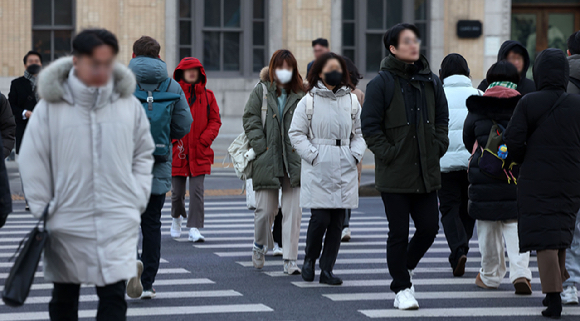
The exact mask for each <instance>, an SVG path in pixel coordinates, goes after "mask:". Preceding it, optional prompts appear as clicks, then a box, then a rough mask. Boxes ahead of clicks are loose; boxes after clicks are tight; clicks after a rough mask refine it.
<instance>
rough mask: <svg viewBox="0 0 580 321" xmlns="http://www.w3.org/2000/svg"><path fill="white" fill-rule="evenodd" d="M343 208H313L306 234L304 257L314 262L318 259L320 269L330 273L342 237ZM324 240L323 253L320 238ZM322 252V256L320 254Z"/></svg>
mask: <svg viewBox="0 0 580 321" xmlns="http://www.w3.org/2000/svg"><path fill="white" fill-rule="evenodd" d="M345 212H346V211H345V209H344V208H336V209H329V208H324V209H322V208H313V209H311V213H312V215H311V216H310V223H308V231H307V232H306V248H305V252H306V257H307V258H309V259H311V260H312V261H316V260H317V259H318V257H320V269H322V270H323V271H332V269H333V268H334V263H335V262H336V257H337V255H338V250H339V249H340V238H341V236H342V224H343V222H344V215H345ZM324 233H326V238H325V239H324V251H322V238H323V237H324ZM321 251H322V256H320V252H321Z"/></svg>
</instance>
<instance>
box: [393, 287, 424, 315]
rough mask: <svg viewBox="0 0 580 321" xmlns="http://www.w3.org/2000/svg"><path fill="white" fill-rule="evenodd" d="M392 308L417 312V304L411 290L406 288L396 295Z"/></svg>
mask: <svg viewBox="0 0 580 321" xmlns="http://www.w3.org/2000/svg"><path fill="white" fill-rule="evenodd" d="M393 306H394V307H395V309H399V310H417V309H419V302H417V300H415V295H414V293H413V292H412V291H411V288H408V289H404V290H402V291H399V293H397V295H396V296H395V302H394V304H393Z"/></svg>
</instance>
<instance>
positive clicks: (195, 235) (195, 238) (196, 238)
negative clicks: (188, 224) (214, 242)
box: [189, 227, 205, 243]
mask: <svg viewBox="0 0 580 321" xmlns="http://www.w3.org/2000/svg"><path fill="white" fill-rule="evenodd" d="M189 240H190V241H191V242H193V243H196V242H203V241H205V237H204V236H203V235H201V233H199V230H198V229H197V228H195V227H193V228H191V229H189Z"/></svg>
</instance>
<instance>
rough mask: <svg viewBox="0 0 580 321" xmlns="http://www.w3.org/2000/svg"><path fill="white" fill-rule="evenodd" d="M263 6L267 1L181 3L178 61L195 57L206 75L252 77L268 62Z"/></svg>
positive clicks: (182, 0) (186, 0) (185, 0)
mask: <svg viewBox="0 0 580 321" xmlns="http://www.w3.org/2000/svg"><path fill="white" fill-rule="evenodd" d="M266 6H267V1H266V0H253V1H242V0H180V6H179V16H180V18H179V58H180V59H181V58H184V57H189V56H193V57H197V58H199V59H200V60H201V61H202V63H203V65H204V67H205V69H206V70H207V71H208V72H217V73H222V74H224V75H225V74H238V75H240V74H241V75H245V76H249V77H251V76H252V73H254V72H259V71H260V69H261V68H262V67H264V65H265V62H266V59H267V57H266V54H267V51H266V39H267V37H266V23H267V21H266V12H267V8H266ZM244 58H246V59H244Z"/></svg>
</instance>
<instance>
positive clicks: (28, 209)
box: [24, 204, 30, 212]
mask: <svg viewBox="0 0 580 321" xmlns="http://www.w3.org/2000/svg"><path fill="white" fill-rule="evenodd" d="M24 210H25V211H28V212H30V206H28V204H26V205H25V206H24Z"/></svg>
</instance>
